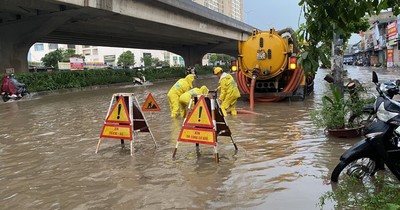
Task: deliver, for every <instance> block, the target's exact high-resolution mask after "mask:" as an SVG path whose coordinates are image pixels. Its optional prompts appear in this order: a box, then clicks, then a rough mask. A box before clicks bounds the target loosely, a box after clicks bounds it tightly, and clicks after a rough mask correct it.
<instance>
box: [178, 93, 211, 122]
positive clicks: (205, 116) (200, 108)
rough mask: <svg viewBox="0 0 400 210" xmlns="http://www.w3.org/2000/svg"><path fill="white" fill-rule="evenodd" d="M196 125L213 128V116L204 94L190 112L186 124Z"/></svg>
mask: <svg viewBox="0 0 400 210" xmlns="http://www.w3.org/2000/svg"><path fill="white" fill-rule="evenodd" d="M186 125H188V126H196V127H204V128H213V127H214V126H213V123H212V118H211V115H210V112H209V111H208V106H207V104H206V101H205V100H204V96H200V99H199V101H198V102H197V103H196V105H195V106H194V108H193V110H192V111H191V112H190V113H189V116H188V117H187V119H186V121H185V124H184V126H186Z"/></svg>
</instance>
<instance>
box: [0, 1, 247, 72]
mask: <svg viewBox="0 0 400 210" xmlns="http://www.w3.org/2000/svg"><path fill="white" fill-rule="evenodd" d="M252 30H253V27H251V26H249V25H247V24H245V23H242V22H240V21H237V20H234V19H233V18H230V17H227V16H225V15H222V14H220V13H217V12H214V11H212V10H210V9H208V8H206V7H203V6H201V5H199V4H196V3H194V2H192V1H191V0H1V1H0V73H3V72H5V69H7V68H14V70H15V71H16V72H21V71H27V69H28V68H27V66H28V65H27V53H28V50H29V48H30V47H31V46H32V45H33V44H34V43H35V42H48V43H63V44H79V45H93V46H111V47H126V48H142V49H159V50H167V51H170V52H173V53H176V54H179V55H181V56H182V57H183V58H184V59H185V63H186V64H187V65H195V64H201V59H202V57H203V56H204V55H205V54H206V53H208V52H215V53H225V54H229V55H233V56H237V42H238V40H246V39H247V38H248V36H249V35H250V34H251V32H252Z"/></svg>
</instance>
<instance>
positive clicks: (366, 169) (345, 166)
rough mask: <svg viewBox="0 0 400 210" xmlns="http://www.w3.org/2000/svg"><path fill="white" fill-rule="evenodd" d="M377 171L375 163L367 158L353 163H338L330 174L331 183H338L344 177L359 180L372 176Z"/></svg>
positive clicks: (361, 158)
mask: <svg viewBox="0 0 400 210" xmlns="http://www.w3.org/2000/svg"><path fill="white" fill-rule="evenodd" d="M377 170H378V164H377V162H376V161H375V160H373V159H371V158H369V157H360V158H358V159H355V160H353V161H340V163H339V164H338V165H337V166H336V167H335V169H334V170H333V172H332V175H331V181H332V182H338V181H339V180H342V179H346V176H347V177H356V178H357V179H360V180H361V179H363V178H366V177H371V176H374V175H375V173H376V171H377Z"/></svg>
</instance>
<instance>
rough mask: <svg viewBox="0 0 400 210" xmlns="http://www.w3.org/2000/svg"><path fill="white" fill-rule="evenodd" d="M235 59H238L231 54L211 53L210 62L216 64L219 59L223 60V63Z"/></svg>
mask: <svg viewBox="0 0 400 210" xmlns="http://www.w3.org/2000/svg"><path fill="white" fill-rule="evenodd" d="M233 60H236V59H235V58H234V57H232V56H230V55H225V54H215V53H213V54H211V55H210V59H209V62H210V63H212V64H214V63H215V62H217V61H221V62H223V63H227V62H231V61H233Z"/></svg>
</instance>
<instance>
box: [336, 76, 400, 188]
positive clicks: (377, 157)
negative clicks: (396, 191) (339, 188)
mask: <svg viewBox="0 0 400 210" xmlns="http://www.w3.org/2000/svg"><path fill="white" fill-rule="evenodd" d="M372 81H373V82H374V83H375V85H376V90H377V91H378V93H379V96H378V97H377V98H376V100H375V103H374V111H375V113H376V119H377V120H379V121H378V122H379V123H381V125H382V127H380V128H379V132H374V133H369V134H367V135H366V138H365V139H363V140H361V141H360V142H358V143H356V144H355V145H353V146H352V147H351V148H350V149H348V150H346V151H345V152H344V153H343V155H342V156H341V157H340V162H339V164H338V165H337V166H336V167H335V169H334V170H333V172H332V174H331V181H332V182H338V181H339V179H342V178H344V176H346V175H347V176H354V177H357V178H360V179H362V178H364V177H369V176H374V175H375V173H376V172H377V171H378V170H383V169H384V168H385V167H384V165H386V166H387V168H389V170H390V171H391V172H392V173H393V174H394V176H395V177H396V178H397V179H398V180H399V181H400V133H399V132H398V131H397V130H396V129H397V128H398V127H399V126H400V103H399V102H397V101H395V100H393V99H391V97H390V96H388V95H387V94H385V93H384V91H382V89H383V88H382V86H384V85H382V84H380V83H378V76H377V74H376V73H375V72H373V73H372ZM396 94H399V90H398V88H397V93H396Z"/></svg>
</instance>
